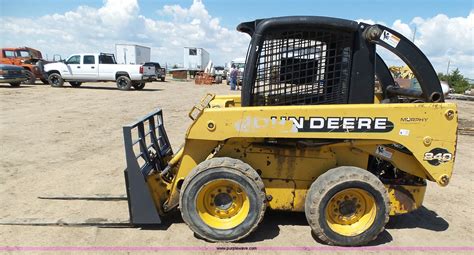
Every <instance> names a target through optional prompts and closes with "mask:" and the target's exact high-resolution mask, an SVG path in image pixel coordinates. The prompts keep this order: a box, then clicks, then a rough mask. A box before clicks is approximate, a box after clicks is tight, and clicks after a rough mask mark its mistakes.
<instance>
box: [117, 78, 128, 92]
mask: <svg viewBox="0 0 474 255" xmlns="http://www.w3.org/2000/svg"><path fill="white" fill-rule="evenodd" d="M131 87H132V80H130V78H128V77H127V76H119V77H118V78H117V88H119V89H120V90H129V89H130V88H131Z"/></svg>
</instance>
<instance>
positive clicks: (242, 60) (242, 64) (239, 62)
mask: <svg viewBox="0 0 474 255" xmlns="http://www.w3.org/2000/svg"><path fill="white" fill-rule="evenodd" d="M232 65H235V68H237V69H238V70H239V72H238V74H237V83H238V84H242V80H243V74H244V67H245V58H236V59H234V60H232V61H230V63H229V66H228V70H227V73H226V80H227V85H229V84H230V68H231V67H232Z"/></svg>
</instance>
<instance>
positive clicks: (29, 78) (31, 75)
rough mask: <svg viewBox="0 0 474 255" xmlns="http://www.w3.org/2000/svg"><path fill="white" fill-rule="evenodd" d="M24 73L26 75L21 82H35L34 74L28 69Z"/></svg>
mask: <svg viewBox="0 0 474 255" xmlns="http://www.w3.org/2000/svg"><path fill="white" fill-rule="evenodd" d="M25 75H26V77H28V79H26V80H25V81H24V82H23V84H35V82H36V75H35V74H34V73H32V72H30V71H28V70H25Z"/></svg>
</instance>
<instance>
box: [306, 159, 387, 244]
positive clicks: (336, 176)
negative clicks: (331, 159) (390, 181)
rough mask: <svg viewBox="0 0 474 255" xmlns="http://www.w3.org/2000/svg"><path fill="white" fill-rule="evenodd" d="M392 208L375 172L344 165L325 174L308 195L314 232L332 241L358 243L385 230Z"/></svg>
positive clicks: (308, 209) (309, 220)
mask: <svg viewBox="0 0 474 255" xmlns="http://www.w3.org/2000/svg"><path fill="white" fill-rule="evenodd" d="M389 212H390V207H389V199H388V194H387V190H386V188H385V187H384V185H383V184H382V182H381V181H380V180H379V179H378V178H377V177H376V176H375V175H373V174H372V173H370V172H369V171H366V170H364V169H361V168H357V167H350V166H342V167H337V168H334V169H331V170H329V171H327V172H326V173H324V174H322V175H321V176H320V177H318V178H317V179H316V181H314V182H313V184H312V185H311V188H310V189H309V191H308V194H307V195H306V201H305V214H306V219H307V220H308V223H309V225H310V226H311V229H312V231H313V233H314V234H315V235H316V236H317V237H318V238H319V239H320V240H321V241H323V242H325V243H327V244H330V245H341V246H358V245H363V244H366V243H368V242H370V241H372V240H374V239H375V238H376V237H377V236H378V234H379V233H380V232H382V231H383V230H384V227H385V224H386V223H387V222H388V216H389Z"/></svg>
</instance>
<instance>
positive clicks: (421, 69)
mask: <svg viewBox="0 0 474 255" xmlns="http://www.w3.org/2000/svg"><path fill="white" fill-rule="evenodd" d="M294 27H298V28H301V29H303V30H311V29H313V28H315V27H317V28H318V29H323V30H324V32H327V31H333V30H334V31H343V32H344V33H348V34H350V36H349V37H348V38H350V40H352V41H351V42H352V43H351V45H352V46H351V47H352V48H351V50H350V57H349V56H348V59H350V63H349V62H347V63H346V64H347V70H348V72H349V73H350V75H349V77H350V79H349V80H348V81H347V84H346V85H347V87H346V89H347V90H337V91H341V93H342V96H341V97H339V98H337V100H335V101H324V98H325V96H327V95H324V94H323V95H318V97H314V98H304V100H299V99H298V97H296V98H297V99H298V100H299V101H298V100H296V101H292V100H293V97H288V98H285V94H284V93H283V94H280V95H278V94H275V93H274V92H278V90H271V89H272V86H274V85H275V84H272V82H274V80H273V78H274V77H275V76H271V74H270V72H271V69H268V70H270V71H269V72H267V73H264V74H268V75H269V78H265V79H261V77H260V76H259V75H262V74H261V73H258V71H259V68H260V67H259V63H261V62H259V61H261V59H263V57H261V56H260V54H261V51H262V49H263V48H264V47H263V46H264V41H265V38H266V35H267V34H268V33H270V32H272V33H273V32H275V31H277V32H279V31H283V32H284V33H287V31H288V30H289V29H292V28H294ZM237 29H238V30H239V31H241V32H245V33H248V34H249V35H251V36H252V40H251V42H250V46H249V50H248V54H247V61H246V68H245V73H244V83H243V90H242V94H241V96H215V95H212V94H208V95H206V96H205V97H204V98H203V99H202V100H201V102H200V103H199V104H198V105H196V106H195V107H194V108H193V109H192V110H191V112H190V114H189V116H190V118H191V119H192V120H193V123H192V124H191V126H190V127H189V128H188V131H187V133H186V135H185V143H184V146H183V147H182V148H181V149H180V150H178V151H177V153H176V154H175V155H172V150H171V148H170V147H169V149H166V150H163V153H161V152H162V149H163V147H162V146H164V147H165V148H168V146H169V141H168V139H167V136H166V132H165V131H164V126H163V125H162V122H161V124H160V125H158V126H153V125H150V130H155V129H157V130H159V131H158V132H146V131H144V130H143V129H144V127H146V126H147V125H144V124H143V122H147V121H149V120H150V116H160V118H161V120H162V118H163V115H162V112H161V110H157V111H155V112H154V113H152V114H151V115H149V116H147V117H145V118H144V119H143V120H139V121H138V122H136V123H134V124H132V125H129V126H127V127H124V135H125V146H126V155H127V170H126V178H128V179H127V194H128V195H129V208H130V216H131V221H132V222H133V223H137V224H138V223H146V224H148V223H152V222H156V223H157V222H159V216H158V215H165V214H166V213H167V212H169V211H171V210H172V209H174V208H177V207H178V206H179V196H180V191H181V188H182V185H183V182H184V181H185V179H186V177H187V176H188V175H189V174H190V172H191V171H192V170H193V169H194V168H196V167H197V165H198V164H199V163H201V162H203V161H206V160H208V159H211V158H214V157H230V158H234V159H239V160H241V161H243V162H245V163H247V164H249V165H250V166H251V167H253V168H254V169H255V170H256V171H257V173H259V175H260V176H261V178H262V180H263V182H264V183H265V190H266V194H267V195H268V202H269V207H270V208H271V209H276V210H290V211H304V201H305V196H306V192H307V190H308V189H309V187H310V185H311V183H312V182H313V181H314V180H315V179H316V178H318V177H319V176H320V175H321V174H323V173H324V172H326V171H328V170H329V169H333V168H335V167H338V166H356V167H359V168H362V169H366V170H369V171H371V169H370V166H371V164H373V161H374V160H380V161H382V163H383V164H389V165H391V166H393V167H394V169H395V170H394V171H398V174H399V176H402V177H395V178H392V179H391V178H385V177H384V176H383V174H381V173H374V174H376V175H379V178H380V179H381V180H382V182H383V184H384V185H385V187H386V188H387V191H388V195H389V199H390V202H391V205H392V206H391V211H390V215H396V214H402V213H407V212H410V211H413V210H415V209H417V208H419V207H420V206H421V204H422V201H423V197H424V193H425V189H426V181H425V180H429V181H434V182H437V183H438V184H439V185H440V186H446V185H447V184H448V183H449V181H450V178H451V175H452V169H453V165H454V159H455V149H456V129H457V108H456V105H455V104H452V103H443V102H444V97H443V94H442V90H441V85H440V83H439V80H438V79H437V76H436V73H435V71H434V69H433V67H432V66H431V64H430V63H429V61H428V59H427V58H426V56H425V55H424V54H423V53H422V52H421V51H420V50H419V49H418V48H417V47H416V46H415V45H414V44H413V43H411V42H410V41H409V40H407V39H406V38H405V37H403V36H402V35H401V34H399V33H397V32H396V31H393V30H391V29H389V28H386V27H384V26H381V25H368V24H364V23H357V22H353V21H347V20H341V19H334V18H326V17H283V18H272V19H267V20H257V21H254V22H247V23H242V24H240V25H239V26H238V28H237ZM328 33H331V32H328ZM387 36H388V37H387ZM385 37H387V38H388V39H390V40H392V41H390V40H388V39H387V38H385ZM276 38H279V37H276ZM376 45H380V46H382V47H384V48H387V49H388V50H390V51H392V52H393V53H395V54H396V55H398V56H400V57H401V58H402V60H404V61H405V62H406V63H407V64H408V66H409V67H410V68H411V69H412V70H413V72H414V74H415V76H416V77H417V79H418V81H419V83H420V86H421V88H422V91H412V90H408V89H403V88H400V87H398V86H397V84H396V83H395V82H394V80H393V78H392V76H391V75H390V72H389V70H388V68H387V66H386V64H385V62H384V61H383V60H382V58H381V57H380V56H379V55H377V54H376V52H375V46H376ZM328 47H329V46H328ZM328 49H330V48H328ZM285 61H286V62H284V61H282V60H278V62H277V63H279V65H291V66H292V69H291V70H296V69H298V68H299V69H298V70H297V71H298V72H299V76H298V75H297V76H291V78H290V79H291V80H292V82H291V83H293V84H297V85H298V83H305V82H306V80H305V79H306V77H303V78H302V76H301V74H302V73H303V74H307V73H308V70H307V69H308V68H307V67H308V66H310V67H311V66H317V65H318V63H317V62H316V60H315V61H314V62H313V63H312V64H311V65H308V63H309V61H300V62H297V61H294V60H291V61H288V60H285ZM274 63H275V62H274ZM294 66H299V67H298V68H294ZM301 66H306V69H304V68H301ZM279 68H280V72H281V71H282V70H283V69H281V67H279ZM287 70H288V69H287ZM326 70H328V69H326ZM337 72H339V70H337ZM375 76H377V78H378V80H379V82H380V84H381V88H382V92H381V93H380V94H377V93H375V92H374V83H375ZM295 77H296V78H295ZM286 78H287V76H277V79H280V80H281V79H286ZM279 82H280V84H277V85H282V84H281V81H279ZM338 82H339V81H336V82H333V84H332V85H334V84H335V85H334V86H335V88H336V89H338V88H337V87H336V85H337V84H338ZM262 83H263V84H264V86H266V87H265V88H264V89H263V90H262V89H259V88H257V87H256V86H261V85H262ZM265 83H268V84H265ZM315 84H316V85H315ZM313 85H314V86H323V87H324V86H327V84H325V83H324V82H322V83H318V81H316V83H313ZM282 86H287V84H283V85H282ZM279 88H281V86H280V87H279ZM268 89H270V90H268ZM285 89H286V88H285ZM261 91H263V92H264V93H262V94H258V93H260V92H261ZM296 91H298V90H296ZM316 91H317V92H316V93H319V92H318V91H323V89H321V90H319V89H318V90H316ZM282 95H283V97H281V96H282ZM334 95H337V93H334V91H332V94H331V95H330V96H334ZM275 96H277V97H276V98H278V96H280V99H281V98H283V99H281V100H280V99H279V100H273V99H274V98H275ZM296 96H299V95H296ZM262 97H264V99H263V100H261V98H262ZM315 98H316V99H315ZM321 98H323V99H321ZM326 98H327V97H326ZM308 100H309V101H308ZM301 102H309V103H305V104H304V106H301V105H298V104H300V103H301ZM406 102H409V103H406ZM420 102H422V103H420ZM135 130H136V131H135ZM133 132H138V137H139V138H138V140H132V138H131V133H133ZM150 134H151V135H152V136H153V135H155V134H157V135H158V136H157V138H152V140H151V141H152V145H149V146H148V145H146V144H143V143H145V136H147V135H150ZM156 139H158V140H159V139H163V140H165V141H166V142H164V143H163V144H164V145H162V144H160V145H155V146H154V145H153V141H154V140H156ZM133 144H140V148H139V150H136V151H139V153H138V154H136V153H135V152H134V151H133V149H132V147H133ZM142 144H143V145H142ZM150 148H152V150H151V151H150ZM157 151H158V153H157ZM140 158H143V159H144V163H143V164H139V163H138V162H137V159H140ZM310 159H311V160H310ZM296 168H297V170H294V171H285V169H296ZM146 169H148V170H150V171H144V170H146ZM132 172H133V173H132ZM396 175H397V173H395V176H396ZM132 179H133V180H136V181H133V182H132V181H131V180H132ZM138 179H139V180H138ZM135 185H138V186H140V187H135ZM147 192H148V193H147ZM143 197H145V199H143ZM137 200H141V201H137ZM153 205H154V209H153V210H151V209H149V208H150V207H151V206H153ZM140 210H146V211H147V213H149V214H148V215H143V216H138V215H139V214H140V213H139V211H140Z"/></svg>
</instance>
